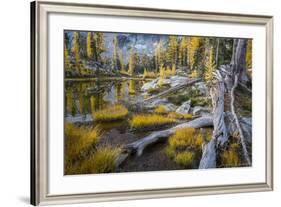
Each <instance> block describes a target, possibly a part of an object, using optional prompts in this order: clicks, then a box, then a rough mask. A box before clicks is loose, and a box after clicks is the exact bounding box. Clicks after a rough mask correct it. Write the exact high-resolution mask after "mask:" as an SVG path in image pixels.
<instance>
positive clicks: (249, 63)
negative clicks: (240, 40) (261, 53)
mask: <svg viewBox="0 0 281 207" xmlns="http://www.w3.org/2000/svg"><path fill="white" fill-rule="evenodd" d="M246 67H247V69H251V68H252V40H248V41H247V49H246Z"/></svg>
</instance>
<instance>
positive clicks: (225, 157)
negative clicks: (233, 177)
mask: <svg viewBox="0 0 281 207" xmlns="http://www.w3.org/2000/svg"><path fill="white" fill-rule="evenodd" d="M239 148H240V145H239V144H238V143H232V144H231V145H230V146H229V148H228V150H225V151H223V152H222V153H221V156H220V157H221V164H222V165H223V166H224V167H239V166H240V165H241V161H240V158H239V153H238V152H239Z"/></svg>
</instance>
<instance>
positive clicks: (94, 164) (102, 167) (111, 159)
mask: <svg viewBox="0 0 281 207" xmlns="http://www.w3.org/2000/svg"><path fill="white" fill-rule="evenodd" d="M119 153H120V149H119V148H112V147H101V148H99V149H98V150H97V151H96V152H95V153H94V154H93V155H92V156H91V157H90V159H88V160H85V161H84V162H83V163H82V164H81V171H82V172H83V173H109V172H113V171H114V170H115V161H116V159H117V157H118V155H119Z"/></svg>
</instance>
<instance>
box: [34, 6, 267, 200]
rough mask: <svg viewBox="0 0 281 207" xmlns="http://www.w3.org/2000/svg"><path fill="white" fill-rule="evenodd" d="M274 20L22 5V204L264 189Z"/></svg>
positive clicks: (161, 11) (234, 15) (192, 12)
mask: <svg viewBox="0 0 281 207" xmlns="http://www.w3.org/2000/svg"><path fill="white" fill-rule="evenodd" d="M272 29H273V17H271V16H258V15H256V16H254V15H246V14H243V15H242V14H225V13H209V12H196V11H184V10H161V9H155V8H132V7H119V6H118V7H117V6H103V5H89V4H74V3H59V2H56V3H54V2H45V1H36V2H32V3H31V109H32V113H31V203H32V204H33V205H39V204H59V203H78V202H79V203H81V202H98V201H113V200H125V199H144V198H160V197H173V196H190V195H205V194H217V193H234V192H252V191H268V190H272V189H273V170H272V168H273V166H272V163H273V147H272V146H273V130H272V128H273V123H272V120H273V119H272V117H273V116H272V114H273V82H272V81H273V78H272V76H273V68H272V67H273V66H272V64H273V55H272V51H273V37H272Z"/></svg>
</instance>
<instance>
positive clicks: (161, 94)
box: [143, 78, 201, 103]
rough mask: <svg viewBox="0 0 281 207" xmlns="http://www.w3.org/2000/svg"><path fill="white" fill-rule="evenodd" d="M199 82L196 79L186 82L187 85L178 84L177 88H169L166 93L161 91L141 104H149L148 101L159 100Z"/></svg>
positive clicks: (198, 79)
mask: <svg viewBox="0 0 281 207" xmlns="http://www.w3.org/2000/svg"><path fill="white" fill-rule="evenodd" d="M199 81H201V78H197V79H194V80H191V81H188V82H187V83H183V84H180V85H178V86H175V87H172V88H169V89H168V90H166V91H163V92H161V93H159V94H157V95H154V96H151V97H149V98H147V99H145V100H144V101H143V102H145V103H147V102H150V101H152V100H154V99H156V98H160V97H163V96H166V95H168V94H170V93H173V92H176V91H178V90H180V89H183V88H185V87H187V86H190V85H192V84H194V83H197V82H199Z"/></svg>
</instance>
